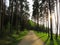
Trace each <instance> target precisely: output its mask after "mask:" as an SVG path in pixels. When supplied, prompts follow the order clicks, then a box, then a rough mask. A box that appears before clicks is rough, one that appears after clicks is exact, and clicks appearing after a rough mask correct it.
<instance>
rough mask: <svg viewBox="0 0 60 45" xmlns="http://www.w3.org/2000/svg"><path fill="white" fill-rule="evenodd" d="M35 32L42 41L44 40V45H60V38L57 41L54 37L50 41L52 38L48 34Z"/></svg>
mask: <svg viewBox="0 0 60 45" xmlns="http://www.w3.org/2000/svg"><path fill="white" fill-rule="evenodd" d="M34 32H35V34H36V35H37V36H38V37H39V38H40V39H42V41H43V42H44V45H60V36H59V37H58V39H56V38H55V35H54V36H53V40H50V37H48V33H43V32H38V31H34Z"/></svg>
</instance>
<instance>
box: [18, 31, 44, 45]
mask: <svg viewBox="0 0 60 45" xmlns="http://www.w3.org/2000/svg"><path fill="white" fill-rule="evenodd" d="M43 44H44V43H43V41H42V40H40V39H39V38H38V37H37V36H36V35H35V34H34V32H33V31H30V32H29V33H28V34H27V35H26V36H25V37H24V39H23V40H22V41H21V42H20V43H19V44H18V45H43Z"/></svg>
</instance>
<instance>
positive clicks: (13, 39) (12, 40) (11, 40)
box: [0, 29, 28, 45]
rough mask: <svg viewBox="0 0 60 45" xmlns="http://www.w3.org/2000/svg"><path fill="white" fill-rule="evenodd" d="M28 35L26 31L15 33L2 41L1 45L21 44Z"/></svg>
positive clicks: (0, 41)
mask: <svg viewBox="0 0 60 45" xmlns="http://www.w3.org/2000/svg"><path fill="white" fill-rule="evenodd" d="M27 33H28V31H27V30H26V29H25V30H24V31H22V32H20V33H19V34H16V33H15V32H14V33H13V34H11V36H7V37H5V38H4V39H2V40H0V45H17V44H18V42H20V41H21V40H22V39H23V38H24V36H25V35H26V34H27Z"/></svg>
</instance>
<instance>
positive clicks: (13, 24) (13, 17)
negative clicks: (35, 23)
mask: <svg viewBox="0 0 60 45" xmlns="http://www.w3.org/2000/svg"><path fill="white" fill-rule="evenodd" d="M5 4H6V1H4V0H0V36H1V37H2V36H4V35H5V34H7V35H8V34H11V33H13V31H16V32H17V33H18V32H19V31H20V30H21V31H22V30H23V29H24V28H25V27H26V24H27V21H28V17H29V13H28V12H29V6H28V5H29V4H28V2H27V0H9V7H6V5H5Z"/></svg>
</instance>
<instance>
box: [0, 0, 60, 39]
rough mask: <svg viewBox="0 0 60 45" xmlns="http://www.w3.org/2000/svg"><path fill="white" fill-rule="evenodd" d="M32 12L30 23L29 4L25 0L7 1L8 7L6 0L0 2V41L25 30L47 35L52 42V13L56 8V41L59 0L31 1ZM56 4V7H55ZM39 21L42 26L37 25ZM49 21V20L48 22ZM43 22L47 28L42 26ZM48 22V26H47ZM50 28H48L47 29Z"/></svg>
mask: <svg viewBox="0 0 60 45" xmlns="http://www.w3.org/2000/svg"><path fill="white" fill-rule="evenodd" d="M32 1H33V12H32V18H31V19H32V20H34V21H36V22H34V21H32V20H30V19H29V17H30V13H29V2H28V1H27V0H9V7H7V6H6V0H0V39H3V38H5V37H6V36H11V35H12V34H13V33H14V32H15V33H16V34H19V33H21V32H22V31H24V30H25V29H26V30H28V31H29V30H35V31H39V32H45V33H48V37H50V38H51V40H53V32H52V13H54V11H55V10H54V7H55V6H56V10H57V11H56V12H57V22H56V27H57V31H56V35H55V37H56V39H57V37H58V9H59V8H58V5H59V4H58V3H60V2H59V1H60V0H32ZM55 4H56V5H55ZM39 19H41V20H42V21H43V22H42V23H43V25H41V24H39V23H40V22H39V21H40V20H39ZM49 19H50V20H49ZM44 20H46V22H48V27H45V26H44ZM49 22H50V25H49ZM49 26H50V27H49Z"/></svg>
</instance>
